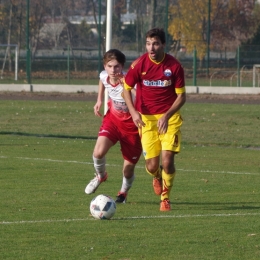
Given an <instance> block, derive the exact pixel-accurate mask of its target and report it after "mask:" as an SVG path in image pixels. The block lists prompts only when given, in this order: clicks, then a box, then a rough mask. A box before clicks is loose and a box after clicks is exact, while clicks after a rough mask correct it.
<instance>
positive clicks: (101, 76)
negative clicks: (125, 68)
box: [99, 70, 108, 83]
mask: <svg viewBox="0 0 260 260" xmlns="http://www.w3.org/2000/svg"><path fill="white" fill-rule="evenodd" d="M107 76H108V75H107V72H106V71H105V70H103V71H101V72H100V74H99V79H100V80H101V81H102V82H103V83H105V81H106V79H107Z"/></svg>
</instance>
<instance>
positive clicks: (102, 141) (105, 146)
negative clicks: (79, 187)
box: [85, 136, 114, 194]
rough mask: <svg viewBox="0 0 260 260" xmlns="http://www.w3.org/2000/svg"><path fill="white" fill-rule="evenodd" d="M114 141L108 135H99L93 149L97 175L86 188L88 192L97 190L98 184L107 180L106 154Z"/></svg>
mask: <svg viewBox="0 0 260 260" xmlns="http://www.w3.org/2000/svg"><path fill="white" fill-rule="evenodd" d="M113 145H114V143H113V142H112V141H111V140H110V139H109V138H107V137H106V136H99V137H98V139H97V142H96V145H95V148H94V151H93V162H94V168H95V177H94V179H92V180H91V181H90V182H89V184H88V185H87V187H86V188H85V193H86V194H91V193H94V192H95V191H96V189H97V188H98V186H99V185H100V184H101V183H102V182H104V181H106V179H107V172H106V157H105V156H106V154H107V152H108V151H109V149H110V148H111V147H112V146H113Z"/></svg>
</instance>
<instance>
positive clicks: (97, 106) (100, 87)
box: [94, 80, 105, 117]
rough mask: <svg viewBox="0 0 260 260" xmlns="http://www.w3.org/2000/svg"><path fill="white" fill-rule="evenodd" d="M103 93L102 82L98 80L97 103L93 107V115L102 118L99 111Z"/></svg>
mask: <svg viewBox="0 0 260 260" xmlns="http://www.w3.org/2000/svg"><path fill="white" fill-rule="evenodd" d="M104 93H105V86H104V85H103V83H102V81H101V80H99V84H98V97H97V102H96V104H95V106H94V114H95V115H96V116H99V117H102V114H101V113H100V112H99V111H100V108H101V106H102V100H103V99H104Z"/></svg>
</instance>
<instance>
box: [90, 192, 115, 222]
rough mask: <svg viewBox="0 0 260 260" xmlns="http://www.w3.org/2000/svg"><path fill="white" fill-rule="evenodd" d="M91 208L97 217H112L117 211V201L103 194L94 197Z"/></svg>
mask: <svg viewBox="0 0 260 260" xmlns="http://www.w3.org/2000/svg"><path fill="white" fill-rule="evenodd" d="M89 209H90V213H91V215H92V216H93V217H94V218H96V219H111V218H112V217H113V216H114V214H115V213H116V203H115V201H114V200H113V199H112V198H111V197H109V196H107V195H104V194H101V195H98V196H97V197H95V198H93V199H92V201H91V202H90V207H89Z"/></svg>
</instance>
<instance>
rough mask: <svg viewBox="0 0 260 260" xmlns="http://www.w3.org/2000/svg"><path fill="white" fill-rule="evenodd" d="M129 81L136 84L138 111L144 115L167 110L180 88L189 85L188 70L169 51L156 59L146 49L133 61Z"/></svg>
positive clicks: (129, 84)
mask: <svg viewBox="0 0 260 260" xmlns="http://www.w3.org/2000/svg"><path fill="white" fill-rule="evenodd" d="M125 83H126V85H127V86H128V87H133V86H135V85H136V101H135V107H136V110H137V111H139V112H140V113H141V114H144V115H154V114H163V113H165V112H166V111H168V110H169V108H170V107H171V106H172V104H173V103H174V101H175V100H176V98H177V94H176V92H177V91H176V89H178V88H179V89H181V88H183V87H185V80H184V70H183V68H182V66H181V64H180V63H179V61H178V60H177V59H175V58H174V57H173V56H171V55H169V54H165V57H164V59H163V60H162V61H161V62H160V63H155V62H154V61H152V60H151V59H150V57H149V55H148V53H146V54H144V55H142V56H141V57H140V58H138V59H137V60H135V61H134V62H133V63H132V65H131V67H130V69H129V71H128V73H127V74H126V76H125ZM127 86H126V87H127ZM182 92H183V91H182ZM178 93H180V92H178Z"/></svg>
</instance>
